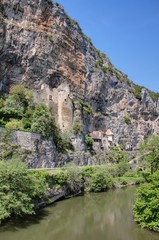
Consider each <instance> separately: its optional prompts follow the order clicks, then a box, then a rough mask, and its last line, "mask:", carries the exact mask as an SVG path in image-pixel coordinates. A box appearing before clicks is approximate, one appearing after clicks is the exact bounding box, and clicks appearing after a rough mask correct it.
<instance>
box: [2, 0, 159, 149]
mask: <svg viewBox="0 0 159 240" xmlns="http://www.w3.org/2000/svg"><path fill="white" fill-rule="evenodd" d="M17 83H23V84H24V85H25V86H27V87H28V88H31V89H32V90H33V93H34V98H35V101H36V102H45V103H46V104H47V105H48V106H50V107H52V108H53V109H54V112H55V114H56V116H57V121H58V124H59V126H60V128H61V129H62V130H63V131H65V130H67V131H70V129H71V128H72V125H73V123H80V124H81V125H82V126H83V132H82V134H81V135H79V136H76V137H75V139H74V142H76V143H75V144H76V145H77V149H79V150H81V149H84V146H83V145H82V141H83V135H85V134H87V133H88V132H90V131H93V130H103V131H104V130H105V129H107V128H110V129H111V130H112V131H113V133H114V137H115V140H114V141H115V143H116V144H122V145H124V146H128V145H129V146H130V145H131V147H132V148H135V147H136V145H137V143H138V142H139V141H140V140H141V139H143V138H145V137H146V136H147V135H148V134H151V133H155V134H159V100H158V99H157V97H156V96H158V95H157V94H155V97H156V98H155V99H154V98H151V96H150V95H152V93H151V92H150V91H148V90H147V89H145V88H139V90H138V89H137V88H138V86H136V85H135V84H133V83H132V82H131V81H130V80H128V78H127V76H126V75H125V74H123V73H122V72H120V71H119V70H117V69H116V68H114V66H113V65H112V64H111V62H110V60H109V59H108V58H107V56H106V55H105V54H103V53H101V52H100V51H99V50H97V49H96V48H95V47H94V46H93V44H92V43H91V41H90V40H89V39H88V38H87V37H86V36H85V35H84V34H83V33H82V30H81V28H80V27H79V25H78V24H77V23H76V22H75V21H74V20H72V19H71V18H69V16H67V14H66V13H65V11H64V9H63V8H62V7H61V6H59V5H58V4H57V3H52V2H51V1H50V0H1V1H0V90H1V91H7V90H8V88H9V86H10V85H12V84H17ZM137 91H138V92H137ZM77 143H78V144H77ZM78 145H79V146H78Z"/></svg>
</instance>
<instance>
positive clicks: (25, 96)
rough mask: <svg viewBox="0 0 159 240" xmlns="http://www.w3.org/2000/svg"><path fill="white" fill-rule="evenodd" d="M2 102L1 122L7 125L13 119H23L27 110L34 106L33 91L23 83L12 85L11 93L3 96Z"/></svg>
mask: <svg viewBox="0 0 159 240" xmlns="http://www.w3.org/2000/svg"><path fill="white" fill-rule="evenodd" d="M0 103H1V104H0V105H1V106H0V116H1V119H0V124H1V126H5V125H6V124H7V123H8V122H10V121H11V120H13V119H16V120H20V119H22V118H23V116H24V115H25V112H26V111H27V110H28V109H29V108H30V107H33V106H32V105H33V104H32V92H31V90H28V89H26V88H25V87H24V86H22V85H15V86H12V87H11V88H10V91H9V94H6V95H5V96H2V97H1V99H0Z"/></svg>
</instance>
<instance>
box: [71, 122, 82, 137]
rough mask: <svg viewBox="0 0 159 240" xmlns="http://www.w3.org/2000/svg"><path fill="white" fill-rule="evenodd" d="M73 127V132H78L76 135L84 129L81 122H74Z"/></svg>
mask: <svg viewBox="0 0 159 240" xmlns="http://www.w3.org/2000/svg"><path fill="white" fill-rule="evenodd" d="M72 128H73V133H74V134H76V135H77V134H79V133H80V132H81V131H82V126H81V124H80V123H79V122H74V124H73V127H72Z"/></svg>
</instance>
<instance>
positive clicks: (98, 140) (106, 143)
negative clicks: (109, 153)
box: [89, 129, 114, 151]
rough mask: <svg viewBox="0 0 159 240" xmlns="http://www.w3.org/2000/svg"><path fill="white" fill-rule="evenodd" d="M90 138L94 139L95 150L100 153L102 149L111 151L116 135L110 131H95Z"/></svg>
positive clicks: (90, 134)
mask: <svg viewBox="0 0 159 240" xmlns="http://www.w3.org/2000/svg"><path fill="white" fill-rule="evenodd" d="M89 136H90V137H92V139H93V142H94V143H93V148H94V150H96V151H98V150H101V149H107V150H108V149H110V147H111V146H113V145H114V134H113V133H112V131H111V130H110V129H107V130H106V131H105V132H103V131H93V132H91V133H89Z"/></svg>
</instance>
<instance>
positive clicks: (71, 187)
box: [65, 164, 83, 194]
mask: <svg viewBox="0 0 159 240" xmlns="http://www.w3.org/2000/svg"><path fill="white" fill-rule="evenodd" d="M65 171H66V174H67V191H68V192H69V193H71V194H72V193H73V194H75V193H79V192H81V189H82V188H83V181H82V174H81V170H80V168H78V167H77V166H76V165H75V164H68V165H67V166H66V168H65Z"/></svg>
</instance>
